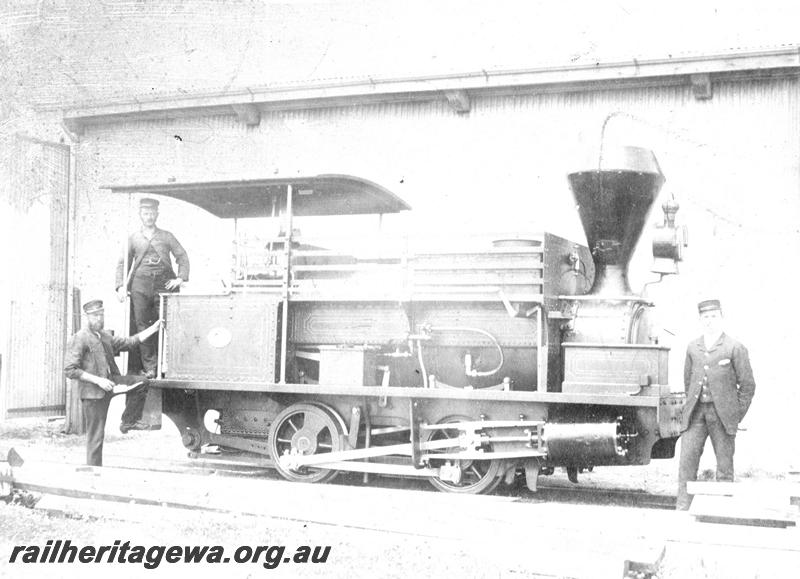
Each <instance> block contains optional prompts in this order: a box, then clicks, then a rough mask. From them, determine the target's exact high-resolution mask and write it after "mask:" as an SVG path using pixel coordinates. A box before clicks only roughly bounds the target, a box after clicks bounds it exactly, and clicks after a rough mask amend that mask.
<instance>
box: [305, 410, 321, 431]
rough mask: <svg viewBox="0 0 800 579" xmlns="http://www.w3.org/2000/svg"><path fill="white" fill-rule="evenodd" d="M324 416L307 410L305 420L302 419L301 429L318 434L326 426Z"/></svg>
mask: <svg viewBox="0 0 800 579" xmlns="http://www.w3.org/2000/svg"><path fill="white" fill-rule="evenodd" d="M324 418H326V417H325V416H324V415H322V414H317V413H311V412H307V413H306V414H305V420H304V421H303V430H305V431H307V432H310V433H311V434H314V435H315V436H319V434H320V433H321V432H322V431H323V430H324V429H325V428H326V424H325V422H324V420H323V419H324Z"/></svg>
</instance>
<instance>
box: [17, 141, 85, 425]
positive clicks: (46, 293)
mask: <svg viewBox="0 0 800 579" xmlns="http://www.w3.org/2000/svg"><path fill="white" fill-rule="evenodd" d="M9 158H10V159H11V161H12V162H11V167H10V168H11V171H10V187H9V188H8V189H7V192H6V196H5V197H6V198H5V199H4V201H5V202H6V204H7V207H8V209H7V210H8V211H9V213H10V215H9V216H7V217H8V221H7V223H6V228H7V230H6V231H5V232H4V236H3V244H4V245H5V247H4V248H3V251H4V253H5V259H4V260H3V261H4V263H3V270H4V271H3V274H4V277H5V280H4V281H5V282H6V284H5V285H6V290H5V291H6V292H7V294H8V295H7V298H8V299H9V302H8V305H7V307H8V308H9V311H8V312H7V313H6V314H5V316H4V318H5V319H7V320H8V326H7V328H6V331H5V334H6V335H5V338H6V345H7V347H6V348H5V352H4V358H3V361H4V372H5V374H4V376H3V378H4V395H5V396H4V409H5V416H6V417H8V418H17V417H23V416H40V415H45V416H46V415H61V414H64V411H65V397H66V390H65V380H64V375H63V368H64V345H65V337H66V327H67V325H66V324H67V283H66V279H67V278H66V276H67V223H68V210H67V208H68V201H69V200H68V190H69V158H70V151H69V147H67V146H65V145H58V144H54V143H53V144H51V143H45V142H41V141H35V140H30V139H26V138H23V137H18V138H16V139H15V140H14V148H13V153H12V154H11V155H10V156H9Z"/></svg>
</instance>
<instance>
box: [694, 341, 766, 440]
mask: <svg viewBox="0 0 800 579" xmlns="http://www.w3.org/2000/svg"><path fill="white" fill-rule="evenodd" d="M706 379H707V380H708V387H709V389H710V391H711V397H712V399H713V402H714V408H715V409H716V411H717V414H719V417H720V419H721V420H722V424H723V426H724V427H725V431H726V432H727V433H728V434H736V429H737V427H738V426H739V422H740V421H741V420H742V418H744V415H745V414H746V413H747V409H748V408H750V402H751V401H752V400H753V394H754V393H755V391H756V383H755V380H754V379H753V370H752V368H751V367H750V357H749V356H748V354H747V348H745V347H744V346H743V345H742V344H740V343H739V342H737V341H736V340H734V339H733V338H731V337H730V336H728V335H726V334H722V335H721V336H720V337H719V339H718V340H717V342H716V343H715V344H714V345H713V346H711V347H710V348H709V349H708V350H706V346H705V342H704V340H703V337H702V336H700V338H698V339H697V340H694V341H693V342H690V343H689V346H688V347H687V349H686V365H685V366H684V370H683V382H684V387H685V388H686V406H685V407H684V409H683V420H682V424H681V431H684V430H686V429H687V428H688V427H689V420H690V418H691V416H692V411H693V410H694V407H695V405H696V404H697V402H698V400H699V399H700V393H701V390H702V388H703V382H704V381H705V380H706Z"/></svg>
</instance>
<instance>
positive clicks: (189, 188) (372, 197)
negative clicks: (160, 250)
mask: <svg viewBox="0 0 800 579" xmlns="http://www.w3.org/2000/svg"><path fill="white" fill-rule="evenodd" d="M290 185H291V187H292V214H293V215H295V216H298V217H307V216H324V215H365V214H379V213H398V212H400V211H406V210H408V209H411V207H410V206H409V205H408V203H406V202H405V201H403V200H402V199H400V198H399V197H398V196H397V195H395V194H394V193H392V192H391V191H389V190H388V189H385V188H383V187H381V186H380V185H378V184H376V183H373V182H372V181H368V180H366V179H361V178H359V177H353V176H350V175H317V176H315V177H293V178H277V179H250V180H242V181H206V182H199V183H162V184H154V185H106V186H104V187H103V188H104V189H110V190H111V192H112V193H128V194H142V195H163V196H165V197H172V198H173V199H180V200H181V201H186V202H188V203H192V204H194V205H197V206H198V207H202V208H203V209H205V210H206V211H208V212H209V213H211V214H213V215H216V216H217V217H221V218H225V219H231V218H245V217H270V216H274V215H277V214H278V212H279V211H282V210H283V209H284V208H285V206H286V192H287V190H288V188H289V186H290Z"/></svg>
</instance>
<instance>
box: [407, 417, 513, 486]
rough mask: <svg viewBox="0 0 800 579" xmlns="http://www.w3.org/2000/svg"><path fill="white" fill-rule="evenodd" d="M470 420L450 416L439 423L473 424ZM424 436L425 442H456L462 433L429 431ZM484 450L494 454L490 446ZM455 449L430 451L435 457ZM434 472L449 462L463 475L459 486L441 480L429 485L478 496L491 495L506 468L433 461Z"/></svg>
mask: <svg viewBox="0 0 800 579" xmlns="http://www.w3.org/2000/svg"><path fill="white" fill-rule="evenodd" d="M471 421H472V420H471V419H470V418H467V417H466V416H450V417H448V418H445V419H444V420H442V421H440V422H439V424H449V423H457V422H471ZM424 432H425V434H424V435H423V436H422V442H427V441H434V440H444V439H445V438H455V439H457V438H458V436H459V430H458V428H457V427H456V426H453V427H452V428H439V429H436V430H426V431H424ZM484 450H491V447H490V446H489V445H486V447H485V448H484ZM452 451H453V450H452V449H442V450H440V451H436V450H430V451H428V452H429V454H432V455H435V454H436V453H437V452H452ZM429 462H430V466H431V468H441V467H442V466H446V465H447V464H448V462H449V463H450V465H454V466H457V467H458V469H459V470H460V471H461V480H460V481H459V482H458V483H454V482H452V481H448V480H443V479H441V478H439V477H435V476H434V477H430V478H429V479H428V481H429V482H430V483H431V484H432V485H433V486H434V487H435V488H436V489H438V490H440V491H443V492H447V493H463V494H473V495H478V494H482V493H490V492H492V491H493V490H494V489H495V488H497V485H499V484H500V480H501V478H500V474H501V469H502V466H503V463H502V461H500V460H497V459H491V460H472V459H470V460H452V459H435V458H432V459H430V461H429Z"/></svg>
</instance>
